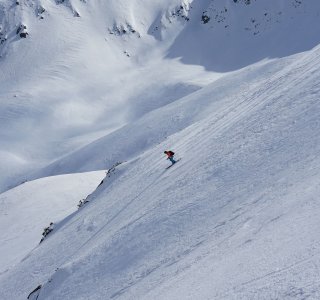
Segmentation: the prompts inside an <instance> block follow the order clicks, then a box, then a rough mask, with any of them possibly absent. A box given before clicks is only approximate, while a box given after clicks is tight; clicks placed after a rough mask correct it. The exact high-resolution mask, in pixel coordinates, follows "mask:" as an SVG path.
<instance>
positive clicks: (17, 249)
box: [0, 171, 105, 273]
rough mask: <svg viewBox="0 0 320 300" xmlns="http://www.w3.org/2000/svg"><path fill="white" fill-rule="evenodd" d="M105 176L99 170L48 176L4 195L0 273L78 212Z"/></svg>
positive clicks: (0, 221)
mask: <svg viewBox="0 0 320 300" xmlns="http://www.w3.org/2000/svg"><path fill="white" fill-rule="evenodd" d="M104 175H105V173H104V172H103V171H96V172H89V173H80V174H69V175H60V176H52V177H46V178H41V179H38V180H35V181H30V182H26V183H24V184H22V185H20V186H18V187H16V188H14V189H11V190H9V191H7V192H5V193H2V194H0V215H1V218H0V228H2V229H3V230H1V231H0V273H2V272H4V271H5V270H7V269H8V268H10V267H12V265H14V264H16V263H18V262H19V261H20V260H21V259H23V257H24V256H25V255H27V254H28V253H29V252H30V251H31V250H32V249H33V248H35V246H36V245H37V244H39V242H40V239H41V238H42V236H41V234H42V231H41V230H43V229H44V228H45V227H47V226H49V224H50V223H51V222H53V223H54V224H56V223H57V222H58V221H61V220H62V219H64V218H65V217H67V216H68V215H70V214H72V213H73V212H74V211H76V210H77V205H78V203H79V201H80V200H82V199H84V198H86V197H87V196H88V195H89V194H90V193H92V192H93V191H94V190H95V188H96V187H97V186H98V184H99V183H100V181H101V180H102V178H103V177H104Z"/></svg>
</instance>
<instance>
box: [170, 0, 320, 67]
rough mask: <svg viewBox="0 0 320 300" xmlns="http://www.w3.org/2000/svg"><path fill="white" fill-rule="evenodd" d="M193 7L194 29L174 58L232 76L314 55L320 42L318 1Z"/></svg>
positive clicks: (229, 0) (230, 1)
mask: <svg viewBox="0 0 320 300" xmlns="http://www.w3.org/2000/svg"><path fill="white" fill-rule="evenodd" d="M204 3H205V4H204ZM192 6H193V10H192V12H193V14H192V15H191V16H190V23H191V24H189V25H190V26H186V27H185V29H184V30H183V32H182V33H181V34H179V36H178V38H177V39H176V40H175V43H173V45H172V46H171V48H170V50H169V52H168V56H169V57H181V58H182V61H183V62H184V63H188V64H200V65H204V66H205V67H206V68H207V69H209V70H214V71H217V72H226V71H232V70H236V69H239V68H241V67H244V66H247V65H249V64H252V63H254V62H257V61H260V60H262V59H266V58H277V57H285V56H288V55H291V54H294V53H299V52H302V51H305V50H309V49H311V48H313V47H314V46H316V45H317V44H318V43H319V42H320V39H319V34H318V26H316V25H315V24H319V14H320V4H319V1H317V0H310V1H308V0H307V1H306V0H280V1H279V0H268V1H261V0H251V1H250V0H249V1H246V0H238V1H234V0H223V1H217V0H209V1H194V3H193V5H192ZM199 20H201V22H199ZM195 53H197V55H194V54H195Z"/></svg>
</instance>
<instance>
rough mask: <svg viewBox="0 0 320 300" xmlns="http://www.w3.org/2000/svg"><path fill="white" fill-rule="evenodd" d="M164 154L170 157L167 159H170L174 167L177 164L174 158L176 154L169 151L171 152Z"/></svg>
mask: <svg viewBox="0 0 320 300" xmlns="http://www.w3.org/2000/svg"><path fill="white" fill-rule="evenodd" d="M164 154H166V155H167V156H168V158H167V159H169V160H170V161H171V162H172V165H174V164H175V163H176V161H175V160H174V158H173V156H174V152H173V151H171V150H169V151H164Z"/></svg>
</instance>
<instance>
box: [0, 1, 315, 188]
mask: <svg viewBox="0 0 320 300" xmlns="http://www.w3.org/2000/svg"><path fill="white" fill-rule="evenodd" d="M244 2H245V1H238V2H237V3H235V2H234V1H231V0H224V1H212V0H197V1H189V0H183V1H182V0H174V1H172V0H170V1H169V0H166V1H163V0H161V1H160V0H156V1H152V3H151V2H150V1H147V0H140V1H132V0H130V1H129V0H123V1H121V2H119V1H116V0H108V1H97V0H93V1H88V2H84V1H76V0H75V1H53V0H48V1H40V0H28V1H26V0H24V1H20V4H19V5H15V4H13V3H11V2H9V1H6V0H2V1H1V2H0V24H1V25H0V26H1V30H0V31H1V32H2V34H1V35H2V36H6V40H5V41H4V42H3V43H2V44H1V45H0V51H1V58H0V100H1V101H0V120H1V127H0V138H1V141H2V143H1V146H0V158H1V164H0V170H1V174H4V175H2V176H1V178H0V190H1V191H4V190H6V189H8V188H10V187H12V186H15V185H16V184H19V183H20V182H23V181H25V180H28V179H30V178H29V174H30V172H31V171H34V170H37V171H38V170H39V169H42V168H45V167H46V166H47V165H49V164H51V163H53V162H54V161H57V160H59V159H60V158H61V157H65V156H67V155H68V154H71V153H72V152H74V151H77V150H79V149H80V148H82V147H85V146H87V145H89V144H91V143H92V142H94V141H96V140H97V139H99V138H101V137H106V136H107V135H109V134H110V133H112V132H114V131H116V130H117V129H119V128H121V127H123V126H125V125H128V126H130V124H132V123H133V122H136V121H138V120H140V118H141V117H143V116H144V115H145V114H147V113H148V112H151V111H155V110H156V109H158V108H161V107H163V106H165V105H167V104H170V103H172V102H175V101H177V100H179V99H180V98H182V97H184V96H187V95H189V94H190V93H193V92H195V91H197V90H199V89H201V88H203V87H205V86H206V85H207V84H209V83H210V82H213V81H214V80H217V79H219V78H221V77H222V76H224V75H226V74H228V73H226V72H228V71H231V70H232V71H234V70H238V69H239V68H241V67H245V66H248V65H250V64H252V63H256V62H258V61H261V60H263V59H269V58H277V57H286V56H288V55H291V54H295V53H299V52H301V51H306V50H310V49H311V48H312V47H314V46H316V45H317V44H318V42H319V34H318V29H317V26H315V25H314V24H317V23H318V22H319V12H320V6H319V1H318V0H309V1H297V0H288V1H278V0H272V1H268V2H266V1H251V4H250V5H246V4H245V3H244ZM205 16H207V17H208V18H210V19H209V21H208V22H207V23H205V24H204V21H203V17H205ZM21 24H22V25H24V26H26V27H27V28H26V31H27V32H28V33H29V35H28V36H27V38H26V39H23V38H22V39H21V38H20V37H19V36H18V35H17V34H16V32H17V29H18V28H19V26H20V25H21ZM157 126H158V125H157ZM178 129H181V128H178ZM106 138H107V137H106ZM161 140H162V139H161ZM22 144H23V145H24V146H23V147H21V145H22ZM141 150H143V149H141ZM106 159H107V160H108V158H105V157H103V156H100V157H99V160H100V163H99V169H105V168H106V167H108V166H109V165H110V164H112V163H113V162H112V160H108V161H107V162H106ZM92 160H94V161H92V164H91V165H90V162H88V165H90V166H88V167H87V168H86V169H85V171H91V170H96V165H97V164H96V162H95V160H97V158H96V157H92ZM77 168H78V169H81V168H82V163H80V164H78V166H77ZM49 169H50V168H49ZM51 170H52V169H50V171H51ZM37 174H40V176H47V175H48V174H45V173H43V172H40V173H37ZM31 178H34V177H32V176H31Z"/></svg>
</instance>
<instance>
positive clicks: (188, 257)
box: [0, 47, 320, 300]
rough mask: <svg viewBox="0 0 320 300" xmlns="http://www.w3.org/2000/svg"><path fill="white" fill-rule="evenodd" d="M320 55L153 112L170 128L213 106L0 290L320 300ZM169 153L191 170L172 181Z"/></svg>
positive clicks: (130, 165)
mask: <svg viewBox="0 0 320 300" xmlns="http://www.w3.org/2000/svg"><path fill="white" fill-rule="evenodd" d="M319 51H320V48H319V47H317V48H315V49H313V50H312V51H308V52H306V53H302V54H299V55H296V56H294V57H290V58H286V59H281V60H277V61H275V62H274V63H271V64H267V65H268V67H267V66H264V67H265V68H266V69H264V73H260V78H259V76H255V75H256V74H259V72H258V70H260V71H261V70H262V69H261V68H259V69H258V70H257V69H256V71H257V73H256V74H252V77H250V75H248V70H242V71H239V72H237V73H235V74H229V76H226V77H224V78H222V79H220V80H219V81H217V82H216V83H214V84H212V85H209V86H207V87H206V88H204V89H203V90H201V91H198V92H195V93H194V94H193V96H192V97H191V96H190V97H187V98H184V99H181V101H178V102H176V103H172V104H170V105H169V106H166V107H164V108H162V109H159V110H158V111H157V113H156V111H155V112H153V113H154V114H153V116H155V114H156V115H158V116H159V118H160V116H162V122H163V123H166V122H168V121H169V120H170V118H171V117H172V113H168V114H167V115H166V114H165V111H167V110H170V109H172V111H176V112H177V113H178V112H180V113H181V115H189V114H190V115H191V116H193V114H195V113H194V109H195V106H194V105H190V106H188V104H189V102H193V101H194V102H193V103H196V102H197V101H198V103H199V104H201V103H205V104H208V103H210V101H209V100H207V99H206V100H205V98H208V99H210V100H211V105H212V107H211V108H209V109H208V110H207V111H206V112H205V111H202V112H201V114H199V119H196V118H194V119H193V121H192V122H187V120H186V119H184V122H185V124H184V126H182V125H181V126H182V129H181V130H179V131H177V132H176V133H174V134H170V135H169V136H168V137H167V139H166V140H165V141H164V142H162V143H161V144H158V145H155V146H150V147H149V149H147V150H146V151H145V152H144V153H141V154H140V155H136V156H135V158H134V159H132V160H131V161H128V162H126V163H123V164H121V165H120V166H118V167H117V168H116V169H115V172H114V173H113V175H112V176H111V177H107V178H106V179H105V180H104V182H103V184H102V185H101V186H100V187H99V188H98V189H97V190H96V192H95V193H94V194H93V195H92V196H91V197H90V203H89V204H88V205H86V206H84V208H83V209H81V210H80V211H79V212H77V213H76V214H74V215H72V216H70V217H69V218H67V219H65V220H64V221H62V222H61V223H60V228H59V230H58V231H57V232H56V233H55V234H54V235H52V236H51V237H50V236H48V238H47V239H46V240H45V241H44V242H43V243H42V244H41V245H40V246H39V247H38V248H37V249H36V250H35V251H33V252H32V253H31V254H30V255H29V256H28V257H26V259H24V260H23V261H22V262H21V263H20V264H18V265H16V266H15V267H14V268H12V269H10V270H8V271H7V272H6V273H4V274H2V275H1V276H0V298H3V299H8V298H13V299H18V300H19V299H25V297H26V296H27V295H28V294H29V293H30V292H31V291H32V290H34V289H35V288H36V287H37V286H39V284H42V288H41V289H39V290H37V292H36V293H37V297H38V298H37V299H38V300H41V299H180V298H181V299H198V298H200V299H258V298H259V299H273V298H275V299H276V298H278V299H301V298H309V299H318V298H319V297H320V286H319V275H320V274H319V265H320V256H319V253H320V252H319V250H320V242H319V234H318V228H319V225H320V224H319V218H318V216H319V205H318V195H319V192H320V190H319V189H320V186H319V172H318V170H319V167H320V155H319V154H320V138H319V130H320V122H319V120H320V118H319V116H320V105H319V95H320V87H319V82H320V72H319V68H318V65H319V63H320V60H319V57H320V56H319ZM253 70H254V69H253ZM240 78H242V79H243V80H244V79H246V80H247V81H246V83H247V86H246V87H243V85H244V84H243V80H242V81H241V80H240ZM230 83H232V84H230ZM237 84H238V88H234V86H236V85H237ZM221 86H222V87H223V89H222V90H223V91H221V90H219V89H220V87H221ZM239 86H242V87H243V89H242V91H241V93H240V89H239ZM227 87H229V90H228V89H227ZM219 93H221V95H222V94H223V93H225V94H224V96H221V98H220V99H219V98H216V95H217V94H219ZM180 105H181V106H180ZM183 107H184V108H185V110H181V109H182V108H183ZM213 107H215V109H213ZM172 111H171V112H172ZM200 115H201V117H200ZM146 124H147V123H142V124H140V125H141V126H140V127H137V129H140V131H141V132H143V131H145V125H146ZM149 124H152V122H151V118H150V123H149ZM147 133H148V132H146V134H147ZM126 138H127V137H124V138H123V140H124V143H125V141H126ZM163 149H172V150H173V151H175V152H176V157H177V158H178V157H180V158H182V159H181V161H180V162H178V163H177V165H175V166H173V167H172V168H170V169H168V170H166V169H165V168H166V166H167V165H168V162H166V161H165V158H164V157H162V156H161V155H163ZM25 274H28V275H29V276H25Z"/></svg>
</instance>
